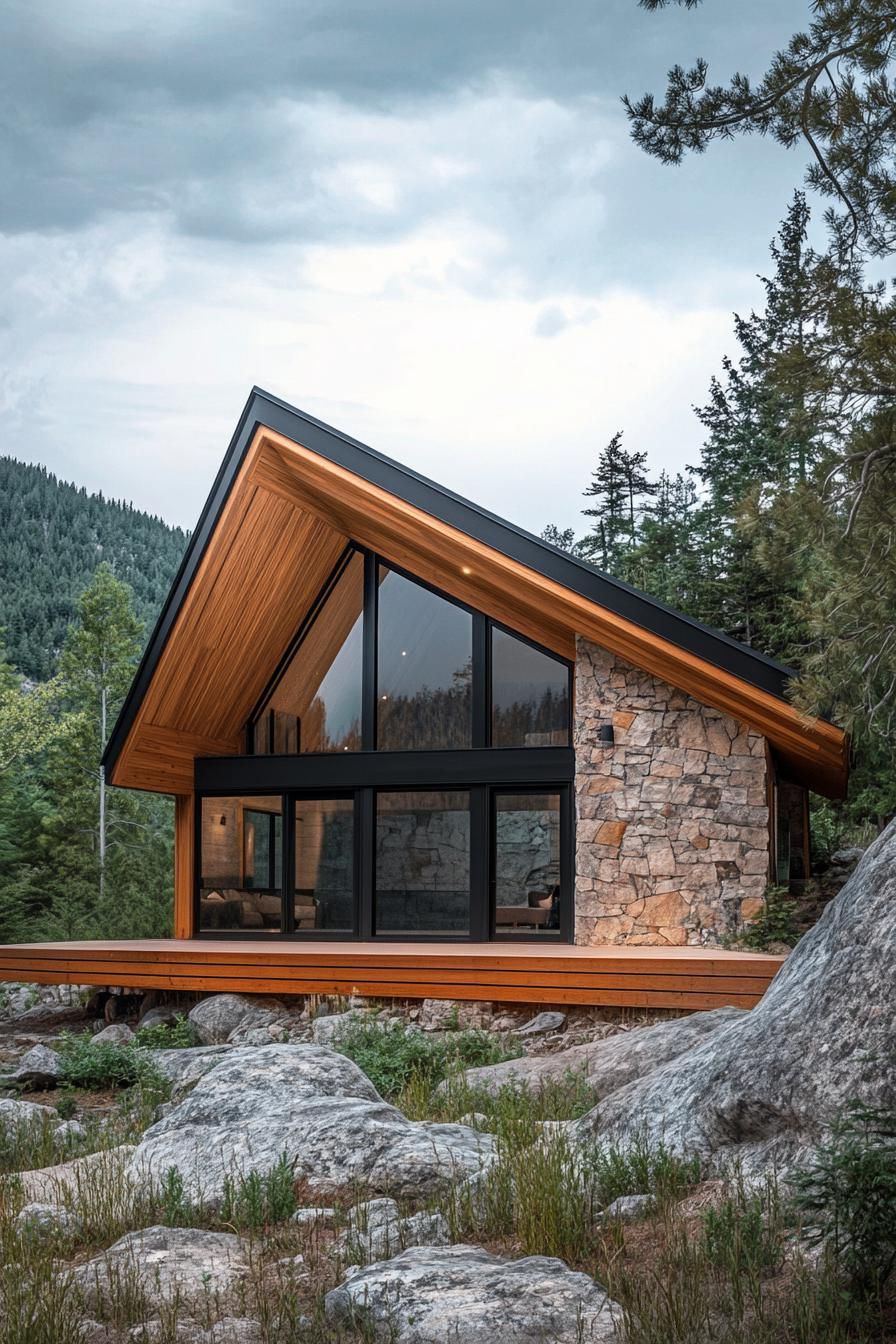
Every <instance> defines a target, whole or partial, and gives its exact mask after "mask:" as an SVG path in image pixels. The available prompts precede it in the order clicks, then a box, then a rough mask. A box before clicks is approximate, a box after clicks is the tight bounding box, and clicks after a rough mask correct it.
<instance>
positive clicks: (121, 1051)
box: [59, 1032, 167, 1096]
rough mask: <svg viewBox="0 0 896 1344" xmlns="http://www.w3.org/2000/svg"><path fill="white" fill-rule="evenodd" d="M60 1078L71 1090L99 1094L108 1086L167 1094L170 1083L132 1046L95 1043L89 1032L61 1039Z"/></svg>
mask: <svg viewBox="0 0 896 1344" xmlns="http://www.w3.org/2000/svg"><path fill="white" fill-rule="evenodd" d="M59 1054H60V1056H61V1058H62V1068H61V1070H60V1078H61V1081H62V1083H63V1084H64V1085H65V1086H68V1087H80V1088H83V1089H84V1090H85V1091H88V1092H97V1091H100V1090H102V1089H103V1088H107V1087H134V1086H135V1085H137V1084H140V1085H141V1086H143V1087H144V1088H147V1089H149V1090H152V1091H153V1092H158V1094H159V1095H160V1096H162V1095H164V1094H165V1091H166V1088H167V1084H166V1082H165V1079H164V1078H163V1077H162V1075H161V1074H160V1073H159V1071H158V1069H157V1068H156V1067H155V1065H154V1064H153V1062H152V1060H151V1059H150V1058H149V1056H148V1054H147V1053H146V1052H145V1051H144V1050H141V1049H139V1048H138V1047H135V1046H133V1045H113V1044H112V1043H111V1042H107V1041H96V1042H95V1041H94V1039H93V1037H92V1036H91V1035H90V1033H89V1032H82V1033H81V1034H80V1035H77V1036H76V1035H72V1034H70V1033H64V1034H63V1035H62V1036H61V1037H60V1039H59Z"/></svg>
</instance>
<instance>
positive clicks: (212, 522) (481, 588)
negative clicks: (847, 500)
mask: <svg viewBox="0 0 896 1344" xmlns="http://www.w3.org/2000/svg"><path fill="white" fill-rule="evenodd" d="M351 541H353V542H356V543H358V544H360V545H362V546H366V547H369V548H370V549H372V550H375V551H377V552H378V553H379V554H381V555H382V556H383V557H384V558H385V559H387V560H388V561H390V562H391V563H393V564H395V565H398V566H401V567H403V568H405V569H407V570H409V571H410V572H411V573H414V574H417V575H418V576H419V577H420V578H422V579H424V580H427V581H429V582H430V583H432V584H434V585H436V586H437V587H440V588H442V589H443V590H445V591H447V592H450V593H452V594H453V595H454V596H456V597H457V598H459V599H460V600H462V601H464V602H467V603H469V604H470V605H471V606H473V607H476V608H478V609H479V610H482V611H484V612H486V613H487V614H488V615H490V616H492V617H493V618H495V619H496V620H500V621H502V622H504V623H506V624H508V625H510V626H512V627H513V628H515V629H518V630H519V631H520V632H521V633H523V634H526V635H529V636H530V637H531V638H533V639H535V640H537V641H538V642H540V643H541V644H543V645H545V646H546V647H548V648H550V649H553V650H554V651H555V652H557V653H559V654H561V655H563V656H564V657H567V658H572V657H574V655H575V639H576V636H577V635H581V636H584V637H585V638H587V639H590V640H593V641H594V642H595V643H598V644H600V645H602V646H603V647H604V648H606V649H608V650H610V651H611V652H613V653H616V654H618V655H620V656H621V657H623V658H625V659H627V660H628V661H629V662H631V663H633V664H634V665H635V666H637V667H641V668H643V669H644V670H645V671H647V672H650V673H652V674H654V675H655V676H657V677H660V678H661V679H662V680H664V681H666V682H669V683H670V684H671V685H673V686H675V687H677V688H678V689H680V690H682V691H685V692H687V693H688V694H690V695H692V696H693V697H694V698H695V699H696V700H698V701H700V702H701V703H703V704H706V705H712V706H714V707H715V708H717V709H719V710H721V711H723V712H724V713H726V714H730V715H732V716H733V717H734V718H736V719H739V720H741V721H742V722H744V723H746V724H748V725H749V726H750V727H751V728H753V729H754V730H755V731H756V732H758V733H761V734H762V735H763V736H764V737H765V738H766V739H767V740H768V741H769V743H770V744H771V745H772V747H773V748H774V749H775V752H776V754H777V757H778V760H779V762H780V764H781V766H782V767H783V769H784V770H785V771H786V772H787V773H788V774H789V775H790V776H791V777H792V778H794V779H795V780H797V781H799V782H801V783H804V784H805V785H807V787H809V788H811V789H813V790H815V791H816V792H818V793H823V794H826V795H828V796H830V797H840V796H842V795H843V793H844V792H845V787H846V780H847V775H848V740H847V737H846V735H845V734H844V733H843V731H842V730H841V729H839V728H837V727H836V726H835V725H833V724H831V723H828V722H827V721H826V720H823V719H817V718H813V717H810V716H807V715H805V714H802V713H800V712H799V711H798V710H797V709H795V708H794V706H793V705H792V704H790V703H789V701H788V700H787V699H786V689H787V684H788V682H789V680H790V677H791V675H792V674H791V673H790V671H789V670H788V669H787V668H785V667H782V666H781V665H780V664H778V663H775V662H774V661H773V660H771V659H769V658H766V657H764V656H763V655H761V654H758V653H756V652H755V651H754V650H752V649H748V648H746V647H745V646H744V645H741V644H738V643H737V642H736V641H734V640H731V639H729V638H727V636H725V635H723V634H721V633H720V632H719V631H716V630H711V629H710V628H709V627H707V626H704V625H701V624H700V623H699V622H697V621H693V620H691V619H690V618H689V617H687V616H684V615H683V614H682V613H680V612H676V611H674V610H673V609H672V608H670V607H667V606H665V605H664V604H663V603H660V602H656V601H654V600H653V599H652V598H650V597H648V596H647V595H646V594H644V593H640V592H638V591H637V590H636V589H634V588H631V587H629V586H628V585H627V584H624V583H620V582H619V581H618V580H615V579H613V578H611V577H609V576H608V575H604V574H601V573H600V572H599V571H597V570H595V569H594V568H593V567H592V566H590V565H587V564H584V563H582V562H581V561H578V560H576V559H574V558H573V557H571V556H569V555H567V554H566V553H564V552H562V551H560V550H557V549H556V548H555V547H553V546H550V545H549V544H548V543H546V542H544V541H541V540H540V539H539V538H537V537H534V536H531V535H530V534H529V533H526V532H524V531H522V530H521V529H519V528H516V527H514V526H512V525H511V524H510V523H507V522H505V521H504V520H503V519H500V518H498V517H496V516H495V515H494V514H491V513H489V512H488V511H486V510H484V509H480V508H478V507H477V506H476V505H474V504H471V503H470V502H469V501H467V500H464V499H462V498H461V497H460V496H458V495H455V494H454V493H453V492H451V491H448V490H445V489H444V488H443V487H441V486H438V485H436V484H435V483H434V482H432V481H429V480H427V479H426V478H424V477H422V476H419V475H418V474H416V473H415V472H412V471H410V470H408V469H407V468H405V467H403V466H401V465H400V464H398V463H396V462H393V461H392V460H390V459H389V458H386V457H384V456H382V455H381V454H380V453H377V452H375V451H373V450H372V449H370V448H367V447H365V446H364V445H363V444H360V443H358V442H356V441H355V440H353V439H350V438H348V437H347V436H345V435H343V434H341V433H340V432H339V431H337V430H334V429H332V428H330V427H329V426H327V425H324V424H322V423H321V422H320V421H318V420H315V419H314V418H313V417H311V416H308V415H305V414H304V413H302V412H300V411H297V410H295V409H294V408H292V407H290V406H287V405H286V404H285V403H284V402H281V401H279V400H277V399H276V398H274V397H271V396H270V395H269V394H267V393H264V392H261V391H259V390H258V389H255V390H254V391H253V392H252V394H251V396H250V398H249V401H248V403H247V405H246V408H245V410H244V412H243V415H242V417H241V419H240V423H239V425H238V427H237V431H236V433H235V435H234V438H233V440H232V442H231V445H230V449H229V451H228V454H227V456H226V458H225V460H224V463H223V464H222V467H221V470H220V471H219V473H218V477H217V479H216V481H215V484H214V487H213V489H212V492H211V495H210V496H209V499H208V502H207V504H206V506H205V509H204V510H203V514H202V517H201V518H200V521H199V524H198V526H197V529H196V531H195V533H194V534H193V536H192V538H191V541H190V544H189V547H188V549H187V552H186V555H185V557H184V561H183V563H182V565H181V568H180V570H179V572H178V575H177V577H176V579H175V582H174V584H173V586H172V589H171V593H170V594H169V597H168V599H167V601H166V604H165V607H164V608H163V610H162V614H161V616H160V618H159V621H158V623H157V625H156V628H155V630H154V632H153V634H152V637H151V639H150V641H149V644H148V645H147V649H146V652H145V654H144V657H143V660H142V662H141V664H140V667H139V669H138V672H137V675H136V677H135V679H134V683H133V685H132V687H131V690H130V693H129V695H128V697H127V700H126V701H125V704H124V707H123V709H122V712H121V714H120V716H119V719H118V722H117V723H116V725H115V728H114V730H113V733H112V736H111V738H110V740H109V745H108V747H107V749H106V754H105V757H104V760H105V764H106V769H107V773H108V777H109V778H110V780H111V782H112V783H114V784H118V785H122V786H125V787H132V788H142V789H150V790H153V791H157V792H165V793H175V794H183V793H188V792H190V791H191V790H192V788H193V762H194V760H195V759H196V758H197V757H199V756H216V755H231V754H234V753H238V752H240V751H241V749H242V744H243V732H244V727H245V723H246V721H247V719H248V717H249V715H250V714H251V712H252V709H253V707H254V706H255V704H256V702H257V700H258V697H259V696H260V695H261V693H262V691H263V689H264V687H265V685H266V684H267V682H268V680H269V678H270V676H271V674H272V672H273V670H274V668H275V667H276V666H277V663H278V660H279V659H280V657H281V656H282V654H283V651H284V649H285V648H286V647H287V646H288V644H289V642H290V640H291V639H292V637H293V636H294V634H295V631H296V629H297V628H298V626H299V624H300V621H301V619H302V617H303V616H304V615H305V613H306V612H307V611H308V608H309V607H310V605H311V603H312V602H313V601H314V599H315V597H316V595H317V593H318V592H319V591H320V588H321V587H322V585H323V583H324V582H325V580H326V578H327V576H328V574H329V573H330V572H331V571H332V569H333V567H334V565H335V564H336V563H337V561H338V559H339V557H340V555H341V554H342V553H343V552H344V550H345V548H346V546H347V545H348V544H349V542H351Z"/></svg>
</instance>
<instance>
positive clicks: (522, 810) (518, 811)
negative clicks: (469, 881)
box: [494, 792, 560, 937]
mask: <svg viewBox="0 0 896 1344" xmlns="http://www.w3.org/2000/svg"><path fill="white" fill-rule="evenodd" d="M494 826H495V834H494V845H495V849H494V854H495V873H494V892H495V933H496V934H497V935H498V936H499V937H500V936H501V935H503V934H512V933H514V932H522V933H537V932H546V933H547V932H550V931H551V930H553V931H556V930H558V929H559V928H560V794H559V793H556V792H545V793H498V794H496V795H495V813H494Z"/></svg>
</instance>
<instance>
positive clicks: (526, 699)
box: [492, 626, 569, 747]
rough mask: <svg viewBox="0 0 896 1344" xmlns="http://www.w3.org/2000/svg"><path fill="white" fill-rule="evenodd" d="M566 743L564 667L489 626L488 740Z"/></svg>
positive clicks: (522, 744)
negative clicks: (490, 687)
mask: <svg viewBox="0 0 896 1344" xmlns="http://www.w3.org/2000/svg"><path fill="white" fill-rule="evenodd" d="M568 744H569V669H568V667H567V666H566V664H565V663H561V662H560V661H559V659H557V658H552V657H551V656H550V654H548V653H543V652H542V651H541V650H540V649H536V648H533V647H532V645H531V644H527V643H526V641H525V640H522V639H516V638H515V637H514V636H513V635H510V634H508V633H507V631H506V630H500V629H498V627H497V626H493V627H492V746H493V747H565V746H567V745H568Z"/></svg>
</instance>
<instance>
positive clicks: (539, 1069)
mask: <svg viewBox="0 0 896 1344" xmlns="http://www.w3.org/2000/svg"><path fill="white" fill-rule="evenodd" d="M745 1015H746V1009H743V1008H713V1009H712V1010H711V1011H710V1012H706V1013H691V1014H690V1016H689V1017H676V1018H670V1019H669V1020H668V1021H666V1022H657V1023H656V1025H655V1026H652V1027H639V1028H636V1029H634V1030H632V1031H622V1032H619V1033H618V1034H616V1035H615V1036H607V1037H605V1038H604V1039H603V1040H600V1041H588V1042H587V1044H584V1045H573V1046H570V1047H569V1049H568V1050H558V1051H557V1052H556V1053H555V1054H551V1055H523V1056H521V1057H520V1058H519V1059H506V1060H503V1061H502V1062H501V1063H500V1064H483V1065H481V1066H480V1067H479V1068H475V1069H467V1070H466V1071H465V1072H464V1074H463V1075H462V1081H463V1082H464V1083H465V1084H466V1085H467V1086H468V1087H472V1088H481V1089H482V1090H483V1091H485V1092H488V1093H489V1094H490V1095H491V1096H494V1094H495V1093H496V1092H498V1091H499V1090H500V1089H501V1088H502V1087H506V1086H508V1085H514V1084H516V1085H520V1086H525V1087H528V1088H535V1089H537V1088H539V1087H541V1086H542V1084H544V1083H546V1082H556V1081H558V1080H559V1079H561V1078H563V1077H565V1076H566V1075H567V1074H570V1073H579V1074H581V1075H582V1076H583V1077H584V1078H586V1079H587V1081H588V1083H589V1086H591V1087H592V1088H593V1089H594V1093H595V1096H598V1097H606V1096H609V1094H610V1093H611V1092H615V1091H616V1090H617V1089H618V1088H620V1087H624V1086H625V1084H626V1083H630V1082H632V1081H633V1080H634V1079H635V1078H641V1077H642V1076H643V1075H644V1074H647V1073H650V1072H651V1070H652V1069H656V1068H658V1067H659V1065H660V1064H665V1063H666V1061H667V1060H670V1059H674V1058H675V1057H676V1056H677V1055H681V1054H683V1053H684V1052H685V1051H686V1050H690V1049H691V1048H692V1047H693V1046H694V1045H696V1044H697V1043H698V1042H700V1041H703V1040H705V1039H706V1038H707V1037H709V1036H712V1035H713V1034H715V1033H716V1032H718V1031H721V1030H722V1028H723V1027H727V1026H729V1025H730V1024H731V1023H732V1022H736V1021H738V1020H739V1019H740V1018H741V1017H744V1016H745ZM452 1086H456V1080H451V1081H450V1082H448V1083H442V1084H440V1086H439V1091H441V1092H443V1093H444V1092H446V1091H447V1090H449V1089H450V1088H451V1087H452Z"/></svg>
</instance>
